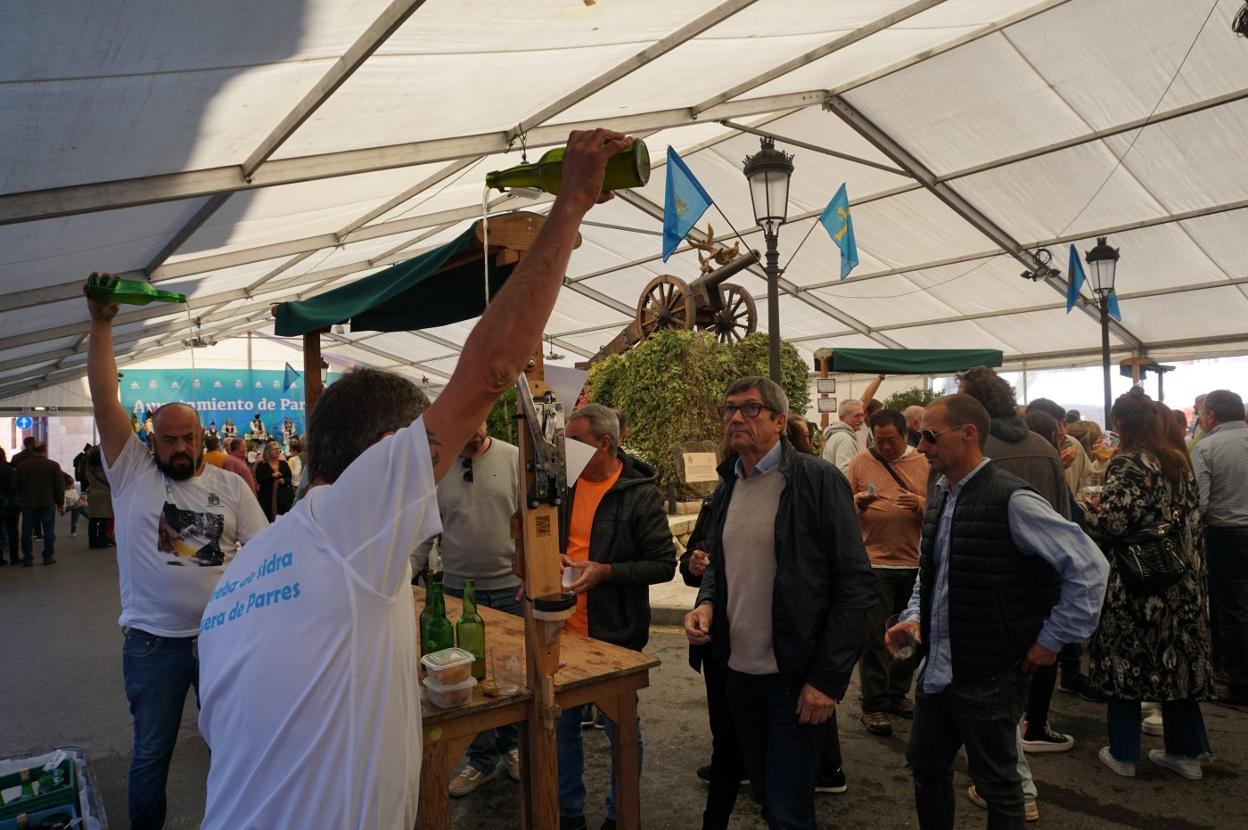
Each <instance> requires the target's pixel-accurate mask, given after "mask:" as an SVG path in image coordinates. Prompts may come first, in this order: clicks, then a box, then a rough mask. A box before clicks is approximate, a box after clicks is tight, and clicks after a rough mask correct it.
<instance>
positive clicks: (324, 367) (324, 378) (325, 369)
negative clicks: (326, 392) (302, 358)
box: [321, 360, 329, 386]
mask: <svg viewBox="0 0 1248 830" xmlns="http://www.w3.org/2000/svg"><path fill="white" fill-rule="evenodd" d="M326 383H329V364H328V363H326V362H325V361H324V360H322V361H321V386H324V385H325V384H326Z"/></svg>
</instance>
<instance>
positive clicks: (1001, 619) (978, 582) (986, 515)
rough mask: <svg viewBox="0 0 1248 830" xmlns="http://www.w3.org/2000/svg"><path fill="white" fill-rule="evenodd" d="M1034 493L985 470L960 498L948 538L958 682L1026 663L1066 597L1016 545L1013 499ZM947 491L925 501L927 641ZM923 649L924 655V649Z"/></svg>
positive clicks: (1050, 574) (1042, 565)
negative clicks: (1055, 608)
mask: <svg viewBox="0 0 1248 830" xmlns="http://www.w3.org/2000/svg"><path fill="white" fill-rule="evenodd" d="M1020 489H1031V488H1029V487H1028V485H1027V483H1026V482H1025V481H1023V480H1022V479H1021V478H1019V477H1018V476H1016V475H1014V474H1013V473H1007V472H1006V471H1004V470H1000V469H997V468H996V467H995V466H994V465H993V464H992V462H989V463H988V464H986V465H984V467H983V469H981V470H980V471H979V472H978V473H976V474H975V476H974V477H973V478H972V479H971V480H970V481H968V482H967V483H966V485H965V486H964V487H963V488H962V492H961V493H959V494H958V501H957V504H956V505H955V506H954V508H953V524H952V526H951V528H950V540H949V629H950V630H949V632H948V633H949V636H950V638H951V639H950V652H951V655H952V658H953V676H954V678H955V679H957V680H965V679H967V678H972V677H978V676H981V675H985V674H991V673H993V672H997V671H1001V670H1002V669H1005V668H1007V667H1009V666H1011V665H1015V664H1017V663H1018V662H1019V661H1021V660H1022V659H1023V657H1024V655H1026V653H1027V649H1029V648H1030V647H1031V644H1032V643H1034V642H1035V640H1036V635H1037V634H1039V633H1040V628H1041V627H1042V626H1043V625H1044V621H1045V620H1046V619H1048V616H1049V613H1050V612H1051V611H1052V610H1053V606H1054V605H1056V604H1057V601H1058V598H1059V597H1060V594H1061V587H1062V579H1061V576H1060V575H1059V574H1058V573H1057V571H1056V570H1054V569H1053V567H1052V566H1051V565H1049V563H1047V562H1045V561H1044V559H1042V558H1041V557H1039V556H1034V555H1027V554H1023V553H1021V552H1019V550H1018V549H1017V548H1015V547H1014V540H1013V538H1012V537H1011V535H1010V522H1009V512H1008V511H1009V501H1010V494H1011V493H1013V492H1014V491H1015V490H1020ZM946 498H947V493H946V491H945V490H943V489H941V490H939V491H937V492H936V493H935V494H934V495H933V496H932V498H930V499H928V502H927V512H926V513H925V514H924V517H923V541H922V543H921V545H920V552H919V572H920V579H921V580H922V592H921V596H920V601H921V603H922V606H921V607H922V622H921V625H922V637H923V640H922V641H923V643H927V642H929V635H930V634H931V626H932V593H933V590H934V587H935V585H936V570H935V567H934V561H933V556H934V553H935V548H936V531H937V527H938V525H939V523H940V514H941V511H942V510H943V509H944V505H945V499H946ZM921 651H922V652H923V653H926V649H925V648H922V649H921Z"/></svg>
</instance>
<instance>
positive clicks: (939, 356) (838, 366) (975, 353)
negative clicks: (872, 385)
mask: <svg viewBox="0 0 1248 830" xmlns="http://www.w3.org/2000/svg"><path fill="white" fill-rule="evenodd" d="M1001 359H1002V355H1001V352H1000V351H998V350H996V349H833V350H832V359H831V361H829V366H828V370H829V371H832V372H870V373H872V374H884V375H940V374H948V373H950V372H960V371H962V370H964V369H970V368H972V367H974V366H1000V365H1001ZM815 370H816V371H818V370H819V360H818V358H816V359H815Z"/></svg>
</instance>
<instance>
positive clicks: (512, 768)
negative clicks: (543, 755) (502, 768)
mask: <svg viewBox="0 0 1248 830" xmlns="http://www.w3.org/2000/svg"><path fill="white" fill-rule="evenodd" d="M503 763H504V764H506V765H507V774H508V775H510V776H511V780H512V781H519V780H520V750H519V749H509V750H507V751H506V752H504V753H503Z"/></svg>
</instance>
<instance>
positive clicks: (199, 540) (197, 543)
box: [156, 494, 225, 567]
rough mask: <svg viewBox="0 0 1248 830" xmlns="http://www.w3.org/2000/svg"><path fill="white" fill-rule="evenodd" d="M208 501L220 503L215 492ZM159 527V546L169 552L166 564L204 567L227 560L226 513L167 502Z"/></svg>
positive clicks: (157, 546) (157, 545) (223, 562)
mask: <svg viewBox="0 0 1248 830" xmlns="http://www.w3.org/2000/svg"><path fill="white" fill-rule="evenodd" d="M208 501H209V503H210V504H213V503H218V504H219V503H220V500H219V499H217V497H216V495H215V494H213V495H210V496H209V498H208ZM159 527H160V531H159V539H158V540H157V543H156V549H157V550H159V551H161V552H163V553H167V554H169V557H168V558H167V559H166V560H165V564H167V565H187V564H195V565H200V566H201V567H215V566H217V565H223V564H225V554H224V553H223V552H222V550H221V544H220V543H221V534H222V533H224V532H225V516H224V515H222V514H220V513H197V512H195V511H194V510H182V509H181V508H179V507H178V506H177V505H176V504H171V503H170V502H165V506H164V508H163V509H162V510H161V514H160V523H159Z"/></svg>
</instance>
